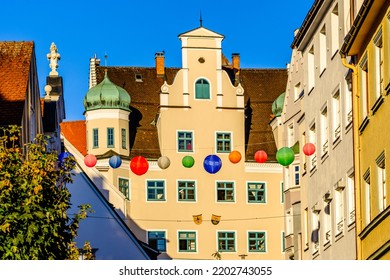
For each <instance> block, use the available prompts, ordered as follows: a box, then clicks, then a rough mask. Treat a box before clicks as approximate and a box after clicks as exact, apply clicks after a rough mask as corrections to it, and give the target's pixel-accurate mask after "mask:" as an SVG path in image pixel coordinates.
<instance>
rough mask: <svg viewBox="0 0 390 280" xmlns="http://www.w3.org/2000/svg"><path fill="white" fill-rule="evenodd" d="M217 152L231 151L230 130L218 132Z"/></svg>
mask: <svg viewBox="0 0 390 280" xmlns="http://www.w3.org/2000/svg"><path fill="white" fill-rule="evenodd" d="M217 152H218V153H230V152H231V134H230V133H229V132H217Z"/></svg>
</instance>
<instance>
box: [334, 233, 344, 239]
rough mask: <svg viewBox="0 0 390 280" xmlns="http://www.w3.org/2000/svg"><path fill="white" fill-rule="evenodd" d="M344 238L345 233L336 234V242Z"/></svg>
mask: <svg viewBox="0 0 390 280" xmlns="http://www.w3.org/2000/svg"><path fill="white" fill-rule="evenodd" d="M343 236H344V231H340V232H338V233H336V235H335V236H334V239H335V242H336V241H338V240H340V239H341V238H343Z"/></svg>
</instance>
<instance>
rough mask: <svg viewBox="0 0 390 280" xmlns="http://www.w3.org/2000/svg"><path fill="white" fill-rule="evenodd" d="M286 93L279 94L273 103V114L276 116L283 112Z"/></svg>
mask: <svg viewBox="0 0 390 280" xmlns="http://www.w3.org/2000/svg"><path fill="white" fill-rule="evenodd" d="M285 95H286V93H285V92H283V93H282V94H281V95H279V96H278V97H277V98H276V99H275V101H274V103H272V114H273V115H274V116H275V117H280V116H281V114H282V112H283V106H284V97H285Z"/></svg>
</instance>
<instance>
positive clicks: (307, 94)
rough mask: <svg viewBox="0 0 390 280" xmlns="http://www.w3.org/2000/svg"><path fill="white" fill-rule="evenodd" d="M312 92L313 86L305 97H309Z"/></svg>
mask: <svg viewBox="0 0 390 280" xmlns="http://www.w3.org/2000/svg"><path fill="white" fill-rule="evenodd" d="M313 91H314V86H313V87H312V88H311V89H310V90H309V92H308V93H307V96H309V95H310V94H311V93H312V92H313Z"/></svg>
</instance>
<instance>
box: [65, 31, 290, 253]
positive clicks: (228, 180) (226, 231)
mask: <svg viewBox="0 0 390 280" xmlns="http://www.w3.org/2000/svg"><path fill="white" fill-rule="evenodd" d="M179 39H180V41H181V43H182V67H181V68H169V67H165V65H164V57H165V54H164V53H156V57H155V61H156V67H151V68H146V67H101V66H100V65H99V60H98V59H97V58H96V57H95V58H92V59H91V73H90V85H91V88H90V90H89V91H88V93H87V94H86V96H85V99H84V105H85V109H86V111H85V117H86V122H85V125H86V142H87V144H86V151H85V153H86V154H94V155H95V156H96V157H97V158H98V162H97V164H96V166H95V167H94V168H95V169H96V170H97V171H98V172H99V173H100V174H101V176H103V177H104V178H106V179H107V180H108V181H109V182H111V184H112V188H111V189H109V190H108V193H111V192H112V193H116V194H117V193H118V192H119V193H120V194H121V198H120V199H119V198H118V199H116V200H115V199H114V198H113V197H112V199H110V195H108V197H109V199H110V202H111V203H112V204H113V206H114V207H115V208H117V210H118V211H119V212H121V214H122V216H123V218H124V220H125V221H126V223H127V224H128V225H129V226H130V228H131V230H132V231H133V232H134V234H135V235H136V236H137V238H138V239H139V240H141V241H144V242H147V243H148V244H149V245H151V246H154V247H155V248H156V249H158V250H159V251H160V255H159V258H160V259H218V258H222V259H224V260H228V259H249V260H254V259H284V232H283V227H284V226H283V225H284V218H283V199H284V198H283V191H282V187H283V185H282V184H281V183H282V169H281V167H280V165H279V164H278V163H276V161H275V154H276V147H275V144H274V140H273V136H272V131H271V129H270V128H269V126H268V121H269V115H270V114H271V105H272V101H273V100H274V99H275V98H276V96H278V95H279V94H280V93H281V92H282V91H283V90H284V89H285V85H286V78H287V76H286V72H285V70H284V69H242V68H240V57H239V55H238V54H233V55H232V63H230V62H229V61H228V60H227V59H226V57H224V55H223V54H222V40H223V39H224V36H223V35H221V34H218V33H216V32H213V31H211V30H209V29H207V28H204V27H202V26H201V27H199V28H196V29H194V30H191V31H189V32H186V33H183V34H180V35H179ZM64 135H65V137H67V133H66V132H64ZM69 141H70V142H72V139H69ZM260 149H261V150H265V151H266V152H267V154H268V159H269V160H268V161H267V162H265V163H258V162H256V161H255V160H254V153H255V151H257V150H260ZM113 156H114V158H115V156H119V157H120V158H121V165H120V166H119V167H118V168H113V167H112V166H113V165H112V164H113V162H112V161H111V163H110V160H112V159H113ZM139 156H142V157H143V158H145V159H146V160H147V165H146V166H147V167H146V169H145V170H144V172H138V171H135V170H133V169H130V168H129V166H130V165H132V166H133V164H135V165H137V163H135V162H134V160H135V159H138V160H140V158H139ZM139 166H141V167H142V166H143V165H142V164H141V163H140V162H138V167H139ZM137 174H138V175H137ZM115 196H117V195H115Z"/></svg>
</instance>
